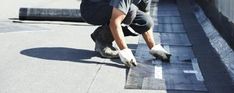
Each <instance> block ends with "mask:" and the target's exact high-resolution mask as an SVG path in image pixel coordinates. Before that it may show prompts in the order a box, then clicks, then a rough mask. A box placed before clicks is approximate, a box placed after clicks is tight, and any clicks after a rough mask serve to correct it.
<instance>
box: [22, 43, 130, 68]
mask: <svg viewBox="0 0 234 93" xmlns="http://www.w3.org/2000/svg"><path fill="white" fill-rule="evenodd" d="M20 54H22V55H26V56H29V57H35V58H41V59H46V60H58V61H69V62H78V63H85V64H104V65H107V66H113V67H118V68H126V67H125V66H124V65H123V64H122V63H121V62H120V60H119V59H113V60H112V61H113V63H110V62H109V63H107V62H101V61H100V62H98V60H94V61H89V60H88V59H91V58H92V57H100V55H99V54H98V53H97V52H95V51H91V50H85V49H73V48H65V47H39V48H31V49H26V50H22V51H21V52H20Z"/></svg>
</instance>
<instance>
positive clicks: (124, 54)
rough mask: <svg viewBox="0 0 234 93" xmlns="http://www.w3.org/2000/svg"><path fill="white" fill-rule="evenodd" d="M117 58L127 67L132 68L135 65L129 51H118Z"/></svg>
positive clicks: (134, 60)
mask: <svg viewBox="0 0 234 93" xmlns="http://www.w3.org/2000/svg"><path fill="white" fill-rule="evenodd" d="M119 57H120V59H121V61H122V62H123V63H124V64H125V65H126V66H128V67H133V66H136V65H137V62H136V59H135V57H134V56H133V53H132V51H131V50H130V49H128V48H127V49H123V50H120V51H119Z"/></svg>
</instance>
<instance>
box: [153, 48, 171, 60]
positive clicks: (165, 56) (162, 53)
mask: <svg viewBox="0 0 234 93" xmlns="http://www.w3.org/2000/svg"><path fill="white" fill-rule="evenodd" d="M150 54H151V55H153V56H154V57H156V58H159V59H161V60H162V61H164V62H170V57H171V54H170V53H169V52H167V51H166V50H165V49H164V48H163V47H162V46H161V44H157V45H155V46H154V47H153V48H151V49H150Z"/></svg>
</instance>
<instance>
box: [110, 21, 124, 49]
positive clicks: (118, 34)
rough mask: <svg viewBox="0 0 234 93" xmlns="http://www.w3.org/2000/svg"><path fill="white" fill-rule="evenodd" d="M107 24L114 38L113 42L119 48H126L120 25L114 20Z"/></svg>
mask: <svg viewBox="0 0 234 93" xmlns="http://www.w3.org/2000/svg"><path fill="white" fill-rule="evenodd" d="M109 26H110V29H111V32H112V35H113V37H114V39H115V42H116V44H117V45H118V47H119V48H120V50H122V49H125V48H128V47H127V44H126V42H125V39H124V34H123V30H122V27H121V25H120V24H116V23H114V22H111V23H110V25H109Z"/></svg>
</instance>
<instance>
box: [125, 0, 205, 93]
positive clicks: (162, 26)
mask: <svg viewBox="0 0 234 93" xmlns="http://www.w3.org/2000/svg"><path fill="white" fill-rule="evenodd" d="M154 11H156V10H154ZM156 13H157V14H153V15H157V16H154V17H155V18H154V19H155V20H156V21H155V22H156V23H155V29H154V36H155V40H156V42H160V43H161V44H162V45H163V46H164V48H165V49H166V50H168V51H170V52H171V53H172V55H173V56H172V57H171V61H170V63H164V62H161V61H160V60H157V59H155V58H154V57H152V56H151V55H150V54H149V50H148V48H147V45H146V44H145V42H144V40H143V38H140V40H139V44H138V47H137V49H136V53H135V56H136V58H137V60H138V62H139V65H138V66H137V67H134V68H130V70H129V74H128V78H127V82H126V85H125V88H127V89H150V90H167V91H187V92H188V91H194V92H196V91H197V92H202V93H203V92H204V93H206V92H207V88H206V86H205V84H204V79H203V76H202V74H201V71H200V68H199V66H198V61H197V58H196V56H194V53H193V50H192V44H191V43H190V40H189V38H188V36H187V33H186V31H185V29H184V25H183V22H182V19H181V17H180V13H179V11H178V8H177V5H176V2H175V1H172V0H170V1H169V0H166V1H162V2H160V3H159V4H158V8H157V12H156Z"/></svg>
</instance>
